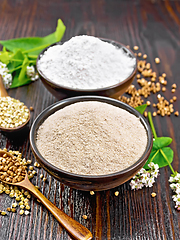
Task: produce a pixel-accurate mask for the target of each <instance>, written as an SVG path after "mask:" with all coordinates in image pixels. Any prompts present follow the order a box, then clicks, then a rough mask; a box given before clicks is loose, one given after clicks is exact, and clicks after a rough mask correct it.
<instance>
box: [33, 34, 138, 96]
mask: <svg viewBox="0 0 180 240" xmlns="http://www.w3.org/2000/svg"><path fill="white" fill-rule="evenodd" d="M99 39H100V40H102V41H105V42H108V43H111V44H113V45H114V46H116V47H118V48H122V49H123V50H124V51H125V52H126V53H127V54H129V55H130V56H131V57H132V58H134V59H135V60H136V62H135V65H134V68H133V71H132V72H131V74H130V75H129V76H128V77H127V78H126V79H124V80H123V81H121V82H118V83H116V84H114V85H111V86H108V87H104V88H95V89H83V88H71V87H66V86H64V85H61V84H57V83H55V82H54V81H52V80H51V79H50V78H48V77H47V76H46V75H44V73H43V72H42V71H41V70H40V69H39V64H38V62H39V60H40V58H41V57H42V55H43V54H44V52H45V51H46V50H47V49H48V48H50V47H52V46H55V45H62V44H63V43H65V42H66V41H64V42H57V43H54V44H51V45H50V46H48V47H46V48H45V49H43V50H42V51H41V53H40V54H39V55H38V57H37V61H36V69H37V72H38V74H39V75H40V76H41V77H42V78H44V79H45V80H46V81H47V82H49V83H50V84H51V85H52V86H54V87H56V88H59V89H65V90H70V91H72V92H86V93H88V92H89V93H94V94H96V92H99V91H106V90H111V89H114V88H116V87H118V86H121V85H123V84H124V83H125V82H127V81H128V80H129V79H131V78H132V77H133V76H134V75H135V73H136V72H137V58H136V56H135V55H134V53H133V51H131V49H128V48H127V47H126V46H125V45H124V44H123V43H120V42H117V41H114V40H111V39H108V38H99Z"/></svg>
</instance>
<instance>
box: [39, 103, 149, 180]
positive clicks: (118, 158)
mask: <svg viewBox="0 0 180 240" xmlns="http://www.w3.org/2000/svg"><path fill="white" fill-rule="evenodd" d="M36 141H37V148H38V150H39V152H40V153H41V155H42V156H43V157H44V158H45V159H46V160H47V161H49V162H50V163H51V164H53V165H55V166H56V167H58V168H60V169H63V170H66V171H68V172H73V173H77V174H82V175H103V174H109V173H114V172H118V171H121V170H123V169H125V168H127V167H129V166H131V165H132V164H134V163H135V162H136V161H137V160H138V159H139V158H140V157H141V156H142V155H143V153H144V151H145V148H146V146H147V133H146V130H145V128H144V126H143V125H142V124H141V122H140V120H139V118H137V117H136V116H134V115H133V114H130V113H129V112H127V111H125V110H123V109H121V108H118V107H115V106H112V105H111V104H107V103H102V102H97V101H87V102H79V103H75V104H72V105H69V106H67V107H65V108H63V109H61V110H59V111H57V112H56V113H54V114H53V115H51V116H49V117H48V118H47V119H46V120H45V121H44V122H43V124H42V125H41V126H40V128H39V129H38V133H37V140H36Z"/></svg>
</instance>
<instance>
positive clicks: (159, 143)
mask: <svg viewBox="0 0 180 240" xmlns="http://www.w3.org/2000/svg"><path fill="white" fill-rule="evenodd" d="M171 142H172V138H170V137H157V138H156V139H155V140H154V141H153V148H154V149H156V150H158V149H160V148H163V147H167V146H168V145H169V144H171Z"/></svg>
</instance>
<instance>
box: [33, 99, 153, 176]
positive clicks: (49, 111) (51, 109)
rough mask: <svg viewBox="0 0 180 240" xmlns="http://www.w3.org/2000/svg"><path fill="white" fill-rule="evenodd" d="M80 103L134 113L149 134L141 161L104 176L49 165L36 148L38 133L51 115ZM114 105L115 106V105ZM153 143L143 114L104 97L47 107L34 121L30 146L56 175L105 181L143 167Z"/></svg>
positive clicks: (63, 102)
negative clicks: (83, 173) (105, 106)
mask: <svg viewBox="0 0 180 240" xmlns="http://www.w3.org/2000/svg"><path fill="white" fill-rule="evenodd" d="M80 101H100V102H105V103H110V104H112V105H114V106H119V107H120V108H123V109H125V110H127V111H128V112H130V113H132V114H133V115H135V116H137V117H139V119H140V121H141V123H142V124H143V126H144V128H145V129H146V132H147V146H146V149H145V152H144V153H143V155H142V156H141V158H140V159H139V160H137V161H136V162H135V163H134V164H132V165H131V166H129V167H128V168H125V169H123V170H121V171H118V172H114V173H110V174H104V175H81V174H76V173H71V172H68V171H65V170H62V169H60V168H57V167H56V166H54V165H52V164H51V163H49V162H48V161H47V160H46V159H45V158H44V157H43V156H42V155H41V154H40V152H39V151H38V149H37V146H36V135H37V134H36V133H37V130H38V128H39V126H40V125H41V124H42V123H43V122H44V121H45V119H46V118H47V117H49V116H50V115H51V114H53V113H54V112H55V111H57V110H60V109H61V108H63V107H65V106H68V105H70V104H73V103H76V102H80ZM113 103H114V104H113ZM152 142H153V137H152V132H151V128H150V125H149V123H148V122H147V120H146V119H145V118H144V117H143V115H142V114H140V113H139V112H138V111H137V110H136V109H134V108H133V107H131V106H129V105H128V104H126V103H124V102H121V101H119V100H116V99H112V98H109V97H102V96H93V95H90V96H77V97H71V98H66V99H63V100H61V101H58V102H56V103H54V104H52V105H51V106H49V107H47V108H46V109H45V110H43V111H42V112H41V113H40V114H39V115H38V116H37V118H36V119H35V120H34V122H33V124H32V126H31V129H30V145H31V148H32V151H33V152H34V153H35V154H36V156H37V157H38V158H39V159H41V161H42V163H43V164H44V165H45V166H46V167H47V168H48V169H52V171H53V172H54V173H56V174H61V173H62V174H64V175H68V176H70V177H74V178H76V179H79V180H81V179H87V180H91V179H94V180H95V179H104V178H110V177H119V176H120V175H121V174H125V173H127V172H129V171H131V170H133V169H136V168H137V167H138V165H141V163H142V162H143V161H144V159H145V158H147V156H149V154H150V151H151V149H152Z"/></svg>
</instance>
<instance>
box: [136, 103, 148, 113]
mask: <svg viewBox="0 0 180 240" xmlns="http://www.w3.org/2000/svg"><path fill="white" fill-rule="evenodd" d="M146 107H147V104H143V105H141V106H138V107H135V109H136V110H137V111H138V112H139V113H141V114H143V113H144V111H145V110H146Z"/></svg>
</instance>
